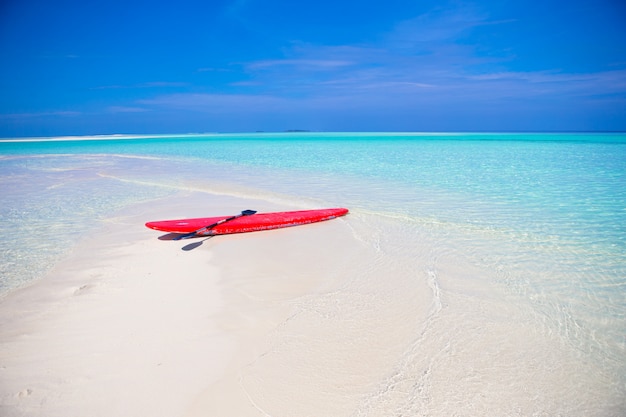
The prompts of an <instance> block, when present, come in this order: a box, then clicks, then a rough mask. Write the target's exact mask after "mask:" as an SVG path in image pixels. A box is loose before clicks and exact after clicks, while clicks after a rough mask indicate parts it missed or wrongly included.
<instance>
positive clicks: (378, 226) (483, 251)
mask: <svg viewBox="0 0 626 417" xmlns="http://www.w3.org/2000/svg"><path fill="white" fill-rule="evenodd" d="M0 191H1V195H2V202H3V203H2V206H1V207H0V219H1V220H2V221H1V222H0V232H1V233H2V235H3V236H4V239H2V241H0V257H1V258H0V292H1V293H2V294H3V296H7V294H9V295H10V292H11V291H13V290H15V289H16V288H19V287H21V286H25V285H28V284H29V283H32V282H34V281H35V280H38V279H41V278H42V277H44V276H45V274H46V272H48V271H49V270H50V268H51V267H52V266H53V265H54V264H55V262H57V261H58V260H59V259H61V258H62V257H63V256H65V255H66V254H67V253H69V251H71V249H72V248H73V247H74V246H75V245H76V244H77V243H78V242H80V241H81V240H82V239H85V238H86V237H89V238H97V231H98V229H99V227H100V226H101V225H102V224H103V222H106V220H107V218H110V217H111V216H113V215H114V214H115V213H116V212H117V211H118V210H122V209H127V208H129V207H132V206H133V205H134V204H138V203H143V202H147V201H150V200H154V199H159V198H162V197H166V196H172V195H178V194H181V193H184V192H186V191H196V192H206V193H213V194H224V195H233V196H245V197H254V198H258V199H261V200H267V201H271V202H272V203H275V204H278V205H284V206H285V209H286V210H289V209H294V208H299V207H301V208H317V207H319V208H321V207H331V206H343V207H347V208H349V209H350V211H351V214H350V215H349V218H348V220H347V221H348V222H349V223H350V221H351V219H354V222H355V224H356V222H358V225H357V226H355V227H354V230H353V233H354V236H355V238H356V239H358V240H359V241H360V242H365V243H366V244H367V245H370V246H371V248H372V249H373V250H374V251H375V253H376V254H377V256H376V260H375V262H376V268H375V269H376V273H375V274H374V273H371V271H373V270H374V267H372V269H369V270H368V269H367V268H361V270H360V271H359V275H358V276H352V277H350V280H349V284H346V285H349V286H352V287H351V288H352V290H353V292H355V293H356V292H358V290H359V286H362V287H367V286H368V285H370V284H373V283H376V282H377V280H379V281H380V280H386V281H388V282H391V283H393V284H390V285H395V286H396V287H397V291H398V292H397V294H396V293H393V292H392V293H391V294H386V295H385V296H386V297H395V296H397V297H398V300H399V301H398V308H399V309H400V310H402V309H404V310H402V311H404V313H403V314H405V313H406V312H407V311H410V309H411V308H412V307H411V306H410V303H411V300H410V299H408V298H407V297H406V293H405V294H402V291H403V285H405V284H406V283H410V282H411V281H420V282H423V283H424V284H425V285H426V286H427V288H429V294H428V300H429V309H428V312H427V315H426V317H425V318H424V319H423V320H421V322H420V323H418V324H416V325H415V328H414V329H412V330H411V331H412V332H413V336H412V338H411V340H410V341H409V342H408V343H407V344H406V348H405V349H404V351H403V353H402V355H401V358H400V359H399V360H398V361H397V364H396V366H395V368H394V369H393V370H390V372H389V375H388V377H387V378H386V379H384V380H382V381H379V383H378V384H377V385H376V386H374V387H372V389H371V392H370V394H369V395H368V396H367V398H365V399H363V400H362V401H360V403H359V406H358V407H357V408H356V409H355V410H353V414H352V415H372V416H374V415H448V416H449V415H477V414H483V412H485V410H487V411H488V412H489V413H490V414H491V415H563V416H569V415H581V416H582V415H598V416H601V415H602V416H609V415H615V416H617V415H623V414H624V413H626V134H619V133H568V134H559V133H527V134H526V133H485V134H482V133H437V134H428V133H402V134H399V133H308V132H294V133H276V134H274V133H255V134H206V135H179V136H165V135H157V136H103V137H89V138H82V137H77V138H45V139H29V140H25V139H19V140H17V139H16V140H12V139H7V140H1V141H0ZM181 198H182V197H181ZM244 209H255V207H239V208H236V209H235V208H234V210H233V214H236V212H239V211H241V210H244ZM225 214H230V213H215V212H212V211H211V207H207V208H206V215H207V216H211V215H225ZM147 220H155V219H146V221H147ZM329 239H332V237H329ZM372 262H374V261H372ZM385 268H386V269H385ZM381 270H382V271H384V270H387V271H392V272H389V276H385V274H384V273H383V274H381V273H380V271H381ZM407 285H409V284H407ZM400 304H401V305H400ZM375 305H376V302H374V303H373V306H375ZM381 305H383V304H381ZM385 305H386V304H385ZM363 308H367V307H366V306H364V307H363ZM372 308H375V307H372ZM380 313H381V314H386V313H387V312H386V311H381V312H380ZM398 320H400V318H398ZM355 326H356V329H357V330H358V329H361V328H360V327H359V326H363V327H362V330H363V331H372V329H371V328H368V325H367V323H360V324H355ZM379 330H380V337H386V336H385V335H386V334H387V332H388V331H389V330H388V329H379ZM520 381H521V382H520ZM520 387H522V388H520ZM520 390H521V391H520ZM521 397H523V398H524V400H523V401H522V400H519V401H517V400H516V398H517V399H519V398H521ZM516 401H517V402H516ZM472 404H479V405H480V407H485V410H481V409H475V408H472ZM511 404H514V405H513V406H512V405H511ZM477 407H478V405H477ZM512 410H513V411H512Z"/></svg>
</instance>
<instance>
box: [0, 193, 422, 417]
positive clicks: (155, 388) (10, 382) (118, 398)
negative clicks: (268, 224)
mask: <svg viewBox="0 0 626 417" xmlns="http://www.w3.org/2000/svg"><path fill="white" fill-rule="evenodd" d="M198 207H204V208H206V207H210V208H211V212H212V213H230V212H235V211H237V210H240V209H241V208H242V207H243V208H255V209H257V210H263V211H270V210H273V209H279V208H278V207H271V206H270V205H268V203H267V202H262V201H254V200H242V199H236V198H233V197H224V196H219V197H217V196H212V197H210V198H208V197H207V195H206V194H202V195H185V196H184V198H180V196H177V197H176V198H170V199H166V200H162V201H159V202H157V203H156V204H155V203H150V204H143V205H140V206H135V207H133V208H132V209H131V210H127V211H126V212H124V213H122V214H120V215H119V216H117V217H115V218H112V219H110V220H109V221H108V222H107V224H106V225H105V226H104V227H103V229H102V230H100V231H99V232H98V233H97V234H94V235H90V236H85V239H84V240H83V241H81V242H77V246H76V247H75V248H74V249H73V251H72V252H71V254H70V255H69V256H68V257H66V258H65V259H64V260H63V261H62V262H60V263H59V264H58V265H56V266H55V267H54V269H53V271H52V272H51V273H50V274H49V275H48V276H46V277H45V278H43V279H41V280H40V281H38V282H37V283H35V284H33V285H31V286H29V287H27V288H24V289H21V290H18V291H16V292H14V293H13V294H10V295H9V296H7V297H6V298H5V299H3V300H2V301H1V302H0V317H2V322H1V323H0V364H1V365H0V366H1V368H0V379H1V383H0V403H1V404H2V406H1V408H0V414H2V415H3V416H7V417H10V416H24V415H27V416H47V417H50V416H64V417H68V416H86V415H89V416H107V417H112V416H131V415H135V416H140V415H142V416H145V415H150V416H200V415H238V416H248V415H249V416H263V415H272V414H273V413H274V412H277V413H278V415H286V414H290V413H293V414H292V415H309V414H308V413H309V412H311V413H313V414H317V413H321V414H323V415H344V414H345V412H346V411H349V410H351V409H353V408H354V407H355V404H356V402H357V401H358V399H359V394H362V393H363V392H364V391H365V390H368V389H371V386H369V385H368V384H369V383H370V382H371V381H373V380H377V379H379V378H380V377H381V375H380V374H381V373H383V372H384V370H385V369H386V368H387V367H388V366H389V365H390V363H388V361H390V360H393V358H394V357H395V356H397V354H398V353H399V352H393V350H394V347H393V346H392V347H391V349H389V343H388V342H389V341H388V340H380V338H377V335H376V334H371V333H370V334H359V333H360V329H361V326H351V325H350V323H346V322H337V321H336V320H333V317H324V316H323V314H328V311H330V312H332V311H333V308H334V309H345V308H354V307H350V306H348V305H342V302H341V301H342V300H341V297H337V298H335V297H329V296H327V300H328V302H329V303H334V307H333V308H330V309H327V311H326V312H323V311H318V312H315V311H308V313H307V314H299V313H302V311H300V312H299V311H298V309H299V308H301V307H302V306H305V305H307V303H309V302H310V300H311V299H312V298H319V297H322V298H323V297H324V296H325V295H324V294H332V292H333V291H335V290H336V289H337V286H338V285H341V284H342V282H343V276H342V274H344V273H346V271H352V270H353V269H354V267H355V262H356V263H357V264H358V262H359V259H360V257H363V256H368V255H367V253H366V252H367V251H368V248H366V247H365V246H364V245H362V244H361V245H359V242H358V241H356V240H355V239H354V237H353V235H352V233H351V230H350V228H349V227H348V226H347V223H346V221H345V220H342V219H338V220H333V221H329V222H323V223H319V224H315V225H308V226H303V227H297V228H290V229H283V230H275V231H270V232H263V233H252V234H245V235H232V236H222V237H216V238H211V239H192V240H185V241H171V240H169V241H168V240H159V239H158V237H159V236H161V235H163V234H162V233H160V232H155V231H152V230H149V229H147V228H145V227H144V226H143V223H144V222H145V221H147V220H156V219H159V218H175V217H177V216H178V217H187V216H199V215H203V214H206V209H205V210H201V212H199V211H198ZM53 238H54V236H42V239H53ZM355 243H356V244H355ZM347 276H349V274H348V275H347ZM370 290H375V289H373V288H372V289H370ZM364 291H365V293H363V294H362V295H361V296H362V301H363V302H364V303H367V302H368V299H367V298H368V294H367V293H366V292H367V291H368V290H367V289H364ZM370 298H371V297H370ZM376 307H377V306H376V305H375V304H374V305H372V308H374V310H373V312H374V313H376V312H379V311H380V309H378V308H376ZM426 307H427V306H426ZM364 311H367V310H366V309H365V310H364ZM344 313H345V311H344V312H342V314H344ZM361 313H362V312H361ZM354 314H355V316H354V317H353V319H354V320H359V319H360V317H358V314H360V313H359V312H358V311H355V312H354ZM376 314H377V313H376ZM348 317H349V316H348ZM378 320H380V321H381V324H383V325H384V324H385V317H384V315H381V316H380V317H378ZM410 320H411V321H413V322H415V321H417V320H419V316H416V317H413V318H411V319H410ZM372 324H375V323H370V325H372ZM401 328H402V326H400V327H399V333H400V334H399V337H400V338H402V331H401ZM285 329H287V330H288V331H287V334H289V335H290V337H291V339H286V338H285V337H284V333H285ZM350 329H352V330H350ZM277 330H281V331H282V332H283V335H282V336H281V338H280V340H277V339H276V338H273V337H274V335H275V333H276V332H277ZM350 331H352V332H353V334H349V332H350ZM346 332H348V333H346ZM333 339H334V340H333ZM339 339H346V340H352V341H353V342H354V343H355V344H357V343H358V344H362V343H367V344H369V346H370V348H369V349H365V350H363V349H353V348H354V346H353V345H350V344H347V345H346V344H345V343H336V342H338V341H339ZM338 346H344V349H343V350H341V349H340V350H336V349H337V347H338ZM397 349H402V344H399V345H398V346H397ZM389 350H391V351H389ZM277 355H280V360H277V358H276V356H277ZM261 358H263V360H260V359H261ZM350 363H352V364H353V366H354V367H355V369H360V370H361V371H359V372H354V371H350V369H351V367H352V365H350ZM363 364H367V366H363ZM329 382H332V383H331V384H330V385H327V384H328V383H329ZM320 384H321V385H320ZM320 386H326V387H327V388H331V387H332V389H331V390H330V392H323V393H320V390H319V388H320ZM277 392H279V393H281V394H280V395H279V396H276V393H277ZM313 405H314V406H313ZM303 410H308V411H303ZM313 414H311V415H313ZM318 415H319V414H318Z"/></svg>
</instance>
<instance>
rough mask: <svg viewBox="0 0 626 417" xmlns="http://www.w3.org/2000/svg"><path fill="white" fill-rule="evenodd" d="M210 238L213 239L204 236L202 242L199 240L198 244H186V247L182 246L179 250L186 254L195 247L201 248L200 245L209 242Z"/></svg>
mask: <svg viewBox="0 0 626 417" xmlns="http://www.w3.org/2000/svg"><path fill="white" fill-rule="evenodd" d="M212 237H215V236H206V237H205V238H204V239H202V240H200V241H198V242H193V243H190V244H188V245H185V246H183V247H182V248H181V250H184V251H185V252H188V251H190V250H194V249H195V248H197V247H199V246H202V244H203V243H204V241H206V240H209V239H211V238H212Z"/></svg>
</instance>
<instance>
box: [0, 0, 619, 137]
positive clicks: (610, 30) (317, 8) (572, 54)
mask: <svg viewBox="0 0 626 417" xmlns="http://www.w3.org/2000/svg"><path fill="white" fill-rule="evenodd" d="M167 3H169V4H167ZM0 57H1V58H0V62H1V63H2V65H0V92H1V93H0V136H1V137H13V136H54V135H83V134H111V133H188V132H250V131H258V130H263V131H283V130H288V129H306V130H315V131H570V130H626V2H624V1H623V0H587V1H581V0H570V1H564V0H541V1H539V0H530V1H507V0H492V1H475V2H471V1H468V2H466V1H445V0H444V1H429V0H426V1H418V0H413V1H408V0H385V1H367V0H365V1H364V0H359V1H356V0H333V1H327V0H316V1H306V0H303V1H299V2H297V1H287V0H283V1H277V0H234V1H226V0H206V1H185V0H181V1H178V2H152V1H133V0H124V1H119V0H110V1H107V2H104V1H97V2H89V1H84V0H80V1H76V0H55V1H51V0H48V1H42V0H3V1H2V2H0Z"/></svg>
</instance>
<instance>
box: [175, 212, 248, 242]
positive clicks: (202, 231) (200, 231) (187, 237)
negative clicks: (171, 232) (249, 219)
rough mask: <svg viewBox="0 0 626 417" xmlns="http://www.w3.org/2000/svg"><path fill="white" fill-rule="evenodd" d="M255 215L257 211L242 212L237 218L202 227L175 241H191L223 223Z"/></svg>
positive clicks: (229, 218) (177, 237) (228, 218)
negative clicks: (192, 238)
mask: <svg viewBox="0 0 626 417" xmlns="http://www.w3.org/2000/svg"><path fill="white" fill-rule="evenodd" d="M255 213H256V211H255V210H244V211H242V212H241V214H237V215H236V216H232V217H227V218H225V219H222V220H220V221H218V222H215V223H213V224H210V225H208V226H204V227H201V228H199V229H198V230H194V231H193V232H191V233H186V234H184V235H180V236H176V237H175V238H174V240H182V239H189V238H190V237H194V236H198V235H202V233H204V232H206V231H207V230H211V229H212V228H214V227H215V226H218V225H220V224H223V223H226V222H229V221H231V220H235V219H237V218H239V217H242V216H251V215H253V214H255Z"/></svg>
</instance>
